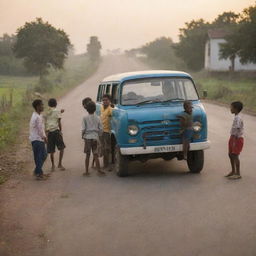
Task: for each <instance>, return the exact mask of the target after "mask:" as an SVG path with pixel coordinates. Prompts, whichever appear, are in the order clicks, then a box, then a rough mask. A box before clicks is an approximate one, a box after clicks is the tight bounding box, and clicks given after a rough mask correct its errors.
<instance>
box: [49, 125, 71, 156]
mask: <svg viewBox="0 0 256 256" xmlns="http://www.w3.org/2000/svg"><path fill="white" fill-rule="evenodd" d="M47 140H48V142H47V152H48V153H54V152H55V148H56V147H57V148H58V150H63V149H64V148H65V147H66V146H65V143H64V141H63V137H62V134H61V132H60V130H55V131H53V132H48V136H47Z"/></svg>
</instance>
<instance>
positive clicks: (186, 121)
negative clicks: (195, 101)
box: [178, 101, 193, 160]
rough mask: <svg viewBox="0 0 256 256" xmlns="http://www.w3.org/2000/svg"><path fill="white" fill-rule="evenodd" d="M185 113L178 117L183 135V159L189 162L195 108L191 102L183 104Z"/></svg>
mask: <svg viewBox="0 0 256 256" xmlns="http://www.w3.org/2000/svg"><path fill="white" fill-rule="evenodd" d="M183 107H184V112H183V113H182V115H180V116H178V117H179V119H180V124H181V135H182V144H183V157H184V159H185V160H187V157H188V151H189V144H190V142H191V139H192V136H193V127H192V125H193V117H192V112H193V106H192V103H191V102H190V101H184V103H183Z"/></svg>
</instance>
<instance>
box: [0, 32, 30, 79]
mask: <svg viewBox="0 0 256 256" xmlns="http://www.w3.org/2000/svg"><path fill="white" fill-rule="evenodd" d="M15 41H16V36H14V35H8V34H3V36H2V37H0V75H27V74H28V72H27V70H26V69H25V67H24V65H23V63H22V61H21V60H18V59H17V58H16V57H15V56H14V53H13V50H12V49H13V46H14V43H15Z"/></svg>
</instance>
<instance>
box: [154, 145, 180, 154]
mask: <svg viewBox="0 0 256 256" xmlns="http://www.w3.org/2000/svg"><path fill="white" fill-rule="evenodd" d="M154 151H155V153H162V152H175V151H177V149H176V147H175V146H162V147H157V148H155V149H154Z"/></svg>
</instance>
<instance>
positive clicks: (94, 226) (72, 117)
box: [0, 56, 256, 256]
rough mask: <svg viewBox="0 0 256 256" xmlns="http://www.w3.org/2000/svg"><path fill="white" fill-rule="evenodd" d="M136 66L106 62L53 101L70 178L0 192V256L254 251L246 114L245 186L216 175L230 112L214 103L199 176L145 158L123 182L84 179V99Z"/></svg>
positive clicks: (255, 141) (254, 191) (60, 175)
mask: <svg viewBox="0 0 256 256" xmlns="http://www.w3.org/2000/svg"><path fill="white" fill-rule="evenodd" d="M143 69H147V68H146V67H145V66H143V65H142V64H140V63H137V62H135V61H134V60H132V59H129V58H126V57H123V56H110V57H106V58H105V59H104V61H103V63H102V65H101V66H100V68H99V70H98V72H97V73H96V74H95V75H94V76H93V77H91V78H90V79H88V80H87V81H86V82H85V83H84V84H82V85H80V86H79V87H77V88H76V89H74V90H73V91H72V92H71V93H69V94H68V95H66V97H64V98H63V99H62V100H61V101H60V104H59V107H61V108H62V107H63V108H65V110H66V111H65V115H64V117H63V131H64V138H65V142H66V144H67V149H66V152H65V156H64V163H65V166H66V168H67V171H65V172H56V173H54V174H53V176H52V177H51V178H50V179H49V181H46V182H35V181H34V180H33V179H32V177H31V176H26V177H17V178H16V179H12V180H10V181H9V182H8V183H7V184H6V185H5V186H4V188H2V189H1V193H2V195H3V197H2V199H1V201H2V205H3V213H2V216H3V219H2V224H4V225H2V226H4V228H5V232H6V234H2V232H1V231H0V233H1V236H0V238H1V239H0V255H1V256H2V255H3V256H9V255H21V256H30V255H31V256H32V255H33V256H37V255H40V256H41V255H45V256H59V255H62V256H70V255H74V256H84V255H86V256H101V255H102V256H117V255H118V256H119V255H123V256H126V255H127V256H133V255H134V256H137V255H138V256H141V255H147V256H151V255H152V256H155V255H158V256H167V255H179V256H182V255H184V256H187V255H189V256H194V255H203V256H205V255H207V256H211V255H212V256H216V255H227V256H229V255H232V256H234V255H239V256H240V255H243V256H247V255H248V256H249V255H255V254H256V245H255V241H256V232H255V231H256V220H255V216H256V206H255V199H256V196H255V195H256V186H255V157H254V154H255V150H254V149H255V145H256V136H255V135H254V132H255V121H256V118H255V117H251V116H248V115H245V116H244V122H245V126H246V129H245V130H246V136H245V148H244V151H243V154H242V155H241V162H242V169H241V172H242V175H243V178H242V180H239V181H230V180H227V179H225V178H223V175H224V174H225V173H226V172H228V171H229V165H230V164H229V162H228V158H227V140H228V137H229V129H230V126H231V122H232V115H231V114H230V113H229V111H228V109H226V108H224V107H220V106H215V105H211V104H205V107H206V111H207V113H208V117H209V138H210V140H211V142H212V145H211V149H210V150H208V151H207V152H206V163H205V168H204V170H203V172H202V173H201V174H198V175H196V174H194V175H193V174H188V173H187V166H186V164H185V162H178V161H176V160H173V161H170V162H168V161H163V160H152V161H149V162H147V163H145V164H141V163H133V166H132V168H133V171H134V173H135V174H134V175H133V176H131V177H127V178H118V177H116V176H115V174H114V173H109V174H108V175H107V176H106V177H98V176H97V175H96V173H93V174H92V177H90V178H85V177H82V172H83V163H84V155H83V152H82V149H83V144H82V143H83V142H82V141H81V137H80V136H81V135H80V129H81V119H82V116H83V114H84V113H83V111H84V110H83V109H82V106H81V100H82V98H84V97H86V96H90V97H92V98H94V99H95V96H96V91H97V86H98V83H99V82H100V80H101V79H102V78H104V77H105V76H107V75H110V74H113V73H118V72H124V71H133V70H143ZM47 168H49V165H48V166H47ZM11 184H13V186H12V185H11ZM10 186H11V187H10ZM3 198H5V200H3ZM0 225H1V224H0Z"/></svg>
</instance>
